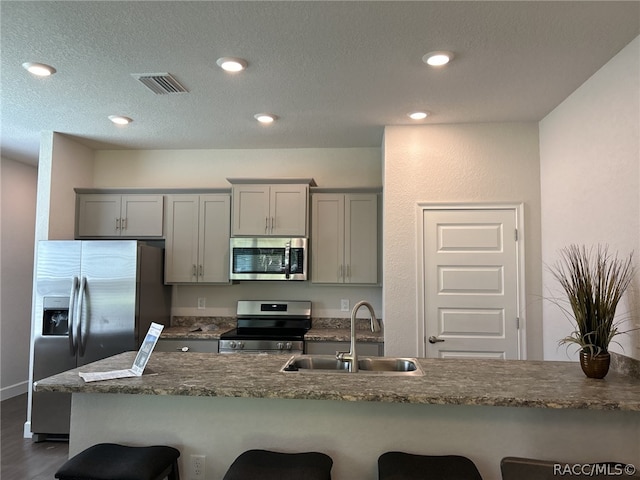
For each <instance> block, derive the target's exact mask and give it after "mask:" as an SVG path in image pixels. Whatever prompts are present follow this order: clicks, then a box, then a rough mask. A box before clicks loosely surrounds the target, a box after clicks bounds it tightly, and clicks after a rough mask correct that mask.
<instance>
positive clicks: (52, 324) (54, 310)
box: [42, 297, 69, 335]
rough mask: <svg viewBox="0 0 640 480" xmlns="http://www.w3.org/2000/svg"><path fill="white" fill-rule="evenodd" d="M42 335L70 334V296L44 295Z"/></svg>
mask: <svg viewBox="0 0 640 480" xmlns="http://www.w3.org/2000/svg"><path fill="white" fill-rule="evenodd" d="M43 301H44V303H43V311H44V313H43V316H42V335H68V333H69V297H44V299H43Z"/></svg>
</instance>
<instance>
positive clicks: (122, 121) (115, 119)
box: [109, 115, 133, 125]
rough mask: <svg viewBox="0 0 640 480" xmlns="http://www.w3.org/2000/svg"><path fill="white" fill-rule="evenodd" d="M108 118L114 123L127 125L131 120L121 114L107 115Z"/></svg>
mask: <svg viewBox="0 0 640 480" xmlns="http://www.w3.org/2000/svg"><path fill="white" fill-rule="evenodd" d="M109 120H111V121H112V122H113V123H115V124H116V125H128V124H130V123H131V122H133V120H132V119H131V118H129V117H123V116H122V115H109Z"/></svg>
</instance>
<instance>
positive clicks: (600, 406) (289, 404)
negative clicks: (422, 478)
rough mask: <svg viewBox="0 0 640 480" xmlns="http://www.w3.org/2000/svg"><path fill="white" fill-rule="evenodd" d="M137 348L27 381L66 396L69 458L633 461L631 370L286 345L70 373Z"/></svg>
mask: <svg viewBox="0 0 640 480" xmlns="http://www.w3.org/2000/svg"><path fill="white" fill-rule="evenodd" d="M134 355H135V353H134V352H127V353H124V354H120V355H116V356H114V357H111V358H108V359H105V360H101V361H98V362H95V363H93V364H90V365H87V366H85V367H82V368H80V369H75V370H70V371H67V372H64V373H61V374H58V375H55V376H53V377H49V378H47V379H44V380H42V381H39V382H38V383H37V384H36V385H35V387H34V388H35V389H36V391H51V392H67V393H72V394H73V402H72V417H71V435H70V455H74V454H76V453H78V452H79V451H81V450H83V449H84V448H86V447H87V446H89V445H92V444H94V443H98V442H107V441H108V442H118V443H125V444H139V445H143V444H159V443H163V444H168V445H173V446H175V447H176V448H178V449H180V451H181V452H182V456H181V462H182V465H183V466H184V468H187V462H188V459H189V456H190V455H196V454H197V455H206V478H207V479H216V480H217V479H220V478H222V475H223V474H224V472H225V471H226V469H227V468H228V466H229V464H230V463H231V462H232V461H233V459H234V458H235V457H236V456H237V455H238V454H240V453H241V452H242V451H244V450H247V449H250V448H266V449H273V450H281V451H310V450H315V451H322V452H325V453H327V454H329V455H331V457H332V458H333V459H334V467H333V478H334V480H356V479H371V480H374V479H376V478H377V473H376V472H377V470H376V461H377V458H378V456H379V455H380V454H382V453H384V452H385V451H391V450H403V451H407V452H410V453H423V454H434V455H439V454H459V455H465V456H467V457H469V458H471V459H472V460H473V461H474V463H476V465H477V466H478V468H479V470H480V472H481V473H482V475H483V477H484V479H485V480H491V479H495V480H498V479H499V478H500V473H499V463H500V459H501V458H503V457H506V456H522V457H532V458H542V459H548V460H558V461H563V462H595V461H616V462H624V463H630V464H633V465H636V466H638V465H640V450H639V449H638V445H640V380H638V378H634V377H632V376H629V375H623V374H620V373H616V372H610V373H609V375H608V376H607V377H606V379H604V380H593V379H588V378H586V377H585V376H584V375H583V374H582V372H581V370H580V367H579V365H577V364H576V363H571V362H537V361H500V360H459V359H456V360H443V359H418V360H417V362H418V364H419V365H420V367H421V368H422V370H423V371H424V375H423V376H393V375H379V374H376V373H372V372H360V373H349V372H330V371H324V372H320V373H319V372H316V371H314V372H306V373H305V372H301V371H300V372H283V371H281V368H282V366H283V365H284V364H285V363H286V362H287V360H288V359H289V357H290V356H289V355H259V354H256V355H221V354H206V353H192V354H188V355H185V354H181V353H173V352H171V353H165V352H156V353H154V354H153V356H152V357H151V359H150V362H149V364H148V367H147V370H146V371H145V374H144V375H143V376H142V377H137V378H124V379H118V380H109V381H103V382H92V383H85V382H84V381H83V380H82V379H81V378H80V377H79V375H78V372H79V371H83V372H84V371H87V372H90V371H106V370H114V369H122V368H128V367H129V366H130V365H131V363H132V361H133V358H134ZM185 478H189V477H188V476H186V475H185Z"/></svg>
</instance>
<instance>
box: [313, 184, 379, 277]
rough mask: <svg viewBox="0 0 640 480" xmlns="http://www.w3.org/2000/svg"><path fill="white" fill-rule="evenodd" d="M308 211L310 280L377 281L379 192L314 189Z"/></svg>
mask: <svg viewBox="0 0 640 480" xmlns="http://www.w3.org/2000/svg"><path fill="white" fill-rule="evenodd" d="M311 204H312V211H311V266H312V268H311V281H312V282H314V283H351V284H377V283H378V196H377V195H376V194H370V193H348V194H342V193H316V194H313V195H312V200H311Z"/></svg>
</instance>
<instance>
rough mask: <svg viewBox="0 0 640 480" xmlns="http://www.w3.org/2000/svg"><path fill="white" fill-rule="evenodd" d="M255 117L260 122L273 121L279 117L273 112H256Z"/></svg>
mask: <svg viewBox="0 0 640 480" xmlns="http://www.w3.org/2000/svg"><path fill="white" fill-rule="evenodd" d="M253 118H255V119H256V120H258V121H259V122H260V123H267V124H268V123H273V122H275V121H276V119H277V118H278V117H276V116H275V115H273V114H271V113H256V114H255V115H254V116H253Z"/></svg>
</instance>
